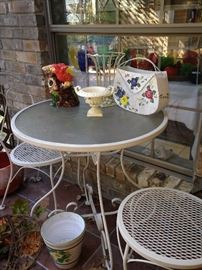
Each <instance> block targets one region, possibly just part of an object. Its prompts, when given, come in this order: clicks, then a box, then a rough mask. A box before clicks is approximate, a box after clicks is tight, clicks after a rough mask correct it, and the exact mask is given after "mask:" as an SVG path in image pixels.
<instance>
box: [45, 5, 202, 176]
mask: <svg viewBox="0 0 202 270" xmlns="http://www.w3.org/2000/svg"><path fill="white" fill-rule="evenodd" d="M47 3H49V4H50V7H49V10H50V16H49V17H50V18H51V20H50V31H51V35H52V37H53V38H52V40H53V47H54V49H55V50H54V51H55V52H56V53H55V58H54V59H53V61H57V62H64V63H66V64H69V65H73V66H74V67H75V72H76V76H75V84H76V85H77V84H78V85H81V86H88V85H95V84H101V83H102V84H103V82H104V85H107V84H113V79H114V74H115V68H116V67H117V65H118V64H119V61H124V60H128V59H131V58H134V57H146V58H149V59H150V60H151V61H153V63H154V64H155V65H157V66H158V68H159V69H160V70H165V71H166V72H167V74H168V80H169V89H170V101H169V106H168V108H166V110H167V113H168V117H169V124H168V127H167V128H166V130H165V131H164V132H163V133H162V134H161V135H160V136H159V137H158V138H156V139H155V140H154V142H153V143H151V142H149V143H147V144H145V145H142V146H138V147H134V148H132V149H129V152H130V153H134V156H135V158H136V157H138V158H139V157H140V156H139V154H141V155H143V159H142V160H143V161H145V160H146V159H147V157H154V158H155V160H157V161H163V162H161V164H160V166H164V165H165V163H166V164H167V165H165V167H166V168H171V167H170V164H173V165H174V166H175V165H176V166H177V167H172V169H173V170H177V171H178V170H179V166H181V167H182V169H181V170H179V171H180V172H181V173H182V174H189V175H190V171H191V170H193V168H194V166H196V165H194V164H193V159H194V158H195V156H196V153H197V149H196V142H197V141H196V138H197V136H198V134H199V117H200V113H201V112H202V59H201V57H202V2H201V0H193V1H186V0H175V1H174V0H164V1H160V0H150V1H148V0H136V1H134V0H85V1H84V0H74V1H73V0H66V1H64V0H50V1H47ZM92 55H96V59H95V57H94V56H92ZM130 65H131V66H132V67H138V68H141V69H151V66H150V65H149V64H148V63H147V62H146V61H145V60H144V59H143V60H141V61H136V60H132V61H130ZM98 71H99V72H98ZM100 78H101V79H100ZM200 157H201V155H200ZM149 162H151V161H149ZM152 162H153V161H152ZM155 162H156V161H155ZM155 162H154V164H157V163H155ZM197 166H198V165H197ZM176 168H177V169H176ZM187 170H188V171H189V172H187Z"/></svg>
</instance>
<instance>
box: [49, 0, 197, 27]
mask: <svg viewBox="0 0 202 270" xmlns="http://www.w3.org/2000/svg"><path fill="white" fill-rule="evenodd" d="M51 11H52V20H53V23H54V24H71V25H75V24H159V23H166V24H167V23H168V24H170V23H197V22H201V19H202V3H201V0H193V1H181V0H178V1H172V0H170V1H169V0H166V1H160V0H150V1H148V0H136V1H134V0H85V1H84V0H51Z"/></svg>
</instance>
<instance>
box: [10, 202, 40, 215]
mask: <svg viewBox="0 0 202 270" xmlns="http://www.w3.org/2000/svg"><path fill="white" fill-rule="evenodd" d="M11 209H12V213H13V215H15V216H17V215H23V216H28V215H29V211H30V209H29V203H28V201H26V200H21V199H17V200H16V201H15V202H14V204H13V205H11ZM43 212H44V208H43V207H41V206H38V207H36V209H35V211H34V215H35V216H36V217H37V218H39V217H40V215H41V214H42V213H43Z"/></svg>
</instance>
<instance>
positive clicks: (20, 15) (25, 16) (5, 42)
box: [0, 0, 49, 109]
mask: <svg viewBox="0 0 202 270" xmlns="http://www.w3.org/2000/svg"><path fill="white" fill-rule="evenodd" d="M44 2H45V1H44V0H12V1H9V0H7V1H6V0H0V69H1V72H3V73H6V74H7V75H6V76H0V84H3V85H5V88H7V89H8V88H10V89H12V91H11V92H10V94H9V97H10V99H11V100H13V103H12V106H13V107H15V108H17V109H20V108H23V107H24V106H25V105H27V104H29V103H30V102H31V99H30V97H29V95H28V93H30V94H31V95H32V96H33V98H34V101H38V100H41V99H43V98H44V97H45V91H44V86H43V76H42V72H41V66H42V65H44V64H47V63H49V56H48V48H47V38H46V28H45V18H44ZM1 72H0V74H1Z"/></svg>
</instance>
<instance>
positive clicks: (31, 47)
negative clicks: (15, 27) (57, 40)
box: [23, 40, 47, 52]
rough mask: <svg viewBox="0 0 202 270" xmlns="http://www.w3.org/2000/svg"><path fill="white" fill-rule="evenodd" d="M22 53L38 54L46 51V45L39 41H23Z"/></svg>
mask: <svg viewBox="0 0 202 270" xmlns="http://www.w3.org/2000/svg"><path fill="white" fill-rule="evenodd" d="M23 49H24V51H34V52H40V51H44V50H47V44H46V42H45V41H39V40H23Z"/></svg>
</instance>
